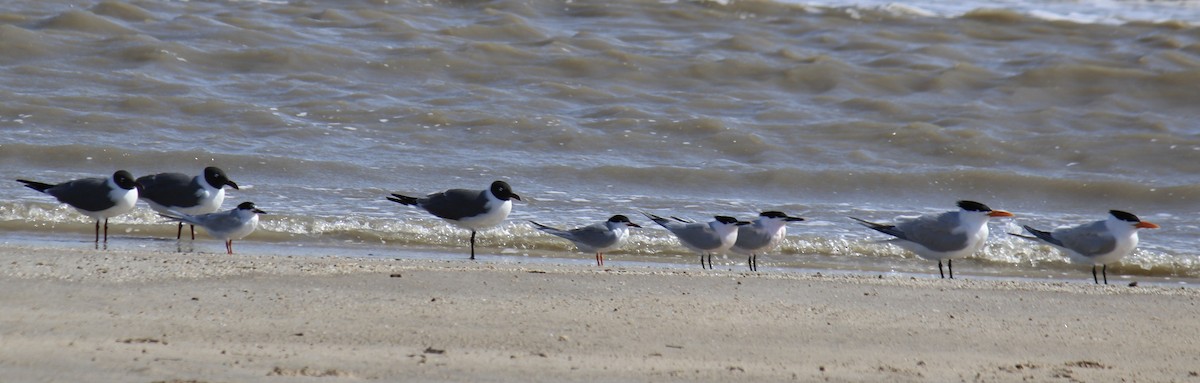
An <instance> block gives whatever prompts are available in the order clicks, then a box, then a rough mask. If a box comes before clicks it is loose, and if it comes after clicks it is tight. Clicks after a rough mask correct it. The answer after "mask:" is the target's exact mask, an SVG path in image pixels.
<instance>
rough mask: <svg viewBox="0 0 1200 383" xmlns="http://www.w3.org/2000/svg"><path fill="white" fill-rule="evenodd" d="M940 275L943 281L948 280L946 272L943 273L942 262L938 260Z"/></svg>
mask: <svg viewBox="0 0 1200 383" xmlns="http://www.w3.org/2000/svg"><path fill="white" fill-rule="evenodd" d="M938 274H941V275H942V279H946V272H945V271H942V261H941V260H940V259H939V260H938Z"/></svg>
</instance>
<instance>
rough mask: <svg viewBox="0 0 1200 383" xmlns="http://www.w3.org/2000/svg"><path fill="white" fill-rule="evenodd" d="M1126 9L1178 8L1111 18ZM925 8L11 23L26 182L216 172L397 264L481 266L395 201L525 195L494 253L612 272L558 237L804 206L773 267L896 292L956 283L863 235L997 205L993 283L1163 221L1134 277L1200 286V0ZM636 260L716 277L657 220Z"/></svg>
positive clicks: (7, 47)
mask: <svg viewBox="0 0 1200 383" xmlns="http://www.w3.org/2000/svg"><path fill="white" fill-rule="evenodd" d="M1015 3H1019V2H1012V3H999V4H1001V5H1003V4H1015ZM1160 3H1161V2H1160ZM819 4H825V5H824V6H822V5H819ZM1112 4H1116V5H1113V6H1120V5H1124V6H1127V7H1131V9H1135V10H1137V11H1138V12H1143V11H1145V10H1146V9H1151V11H1149V12H1148V13H1144V12H1143V13H1138V12H1108V13H1105V12H1102V11H1097V9H1101V8H1104V7H1108V6H1110V5H1112ZM909 5H910V8H913V7H915V8H914V9H917V11H913V10H912V9H900V10H897V8H895V7H885V6H879V5H877V4H867V5H862V6H857V7H856V6H849V5H845V4H833V3H829V2H793V3H777V2H767V1H747V2H732V3H731V4H724V5H723V4H722V3H719V2H649V1H628V2H616V3H613V2H590V1H582V2H581V1H568V2H557V1H554V2H551V1H546V2H518V1H492V2H481V3H476V2H453V1H450V2H419V3H415V2H414V3H407V2H404V3H395V2H390V1H359V2H323V1H306V2H220V1H212V2H195V1H192V2H156V1H155V2H152V1H133V2H121V3H118V2H91V1H75V2H40V1H15V2H10V3H9V5H8V6H7V7H6V8H5V9H4V10H3V11H0V67H2V68H3V70H0V95H2V97H3V99H4V100H5V102H4V103H2V104H0V128H3V130H4V132H5V134H4V135H3V136H2V137H0V177H2V178H5V179H15V178H30V179H35V180H41V181H47V182H57V181H63V180H68V179H73V178H79V177H87V176H102V175H107V174H111V173H112V171H113V170H115V169H118V168H120V169H127V170H130V171H131V172H133V173H135V174H136V175H143V174H149V173H156V172H164V171H173V172H183V173H191V174H194V173H198V172H199V171H200V170H201V169H202V168H203V167H204V166H209V165H216V166H220V167H222V168H223V169H225V170H226V172H227V173H228V174H229V175H230V177H231V178H232V179H233V180H234V181H236V182H238V183H239V184H240V185H245V186H248V187H246V188H244V189H243V190H240V191H230V192H229V194H228V200H229V202H230V203H227V204H226V206H227V207H232V206H233V204H234V203H235V202H240V201H243V200H252V201H254V202H256V203H257V204H258V206H259V207H261V208H263V209H264V210H267V211H269V212H271V213H272V214H270V215H268V216H265V217H264V223H263V228H262V230H260V231H259V232H256V233H255V234H253V235H252V236H251V237H249V238H248V239H247V240H248V241H249V242H252V243H261V244H265V245H270V246H281V247H284V248H286V247H288V246H292V245H293V244H302V245H307V246H333V247H342V246H347V247H349V248H355V249H356V248H358V247H356V246H363V247H367V248H370V249H371V250H364V251H369V252H371V251H373V252H378V251H381V250H379V249H388V248H391V247H400V248H404V247H419V248H436V249H445V250H456V249H463V250H464V252H465V243H466V237H467V235H466V234H465V233H464V232H463V231H460V230H456V229H453V228H450V227H448V226H447V225H445V224H444V223H442V222H441V221H440V220H436V219H431V218H429V217H428V216H426V215H424V214H423V213H421V212H418V211H416V210H414V209H411V208H405V207H402V206H398V205H396V204H394V203H391V202H388V201H386V200H384V196H386V195H387V194H388V193H392V192H402V193H410V194H423V193H428V192H434V191H438V190H442V189H445V188H450V187H468V188H483V187H485V186H486V185H487V184H488V183H490V182H491V181H492V180H495V179H504V180H507V181H508V182H509V183H510V184H512V185H513V187H514V189H515V190H516V192H517V193H519V194H520V195H521V196H522V197H523V198H525V199H526V202H525V203H519V204H517V205H516V207H515V208H514V213H513V215H512V216H511V217H510V218H511V219H510V220H509V223H508V224H506V225H505V226H503V227H501V228H500V229H497V230H493V231H489V232H486V233H483V234H481V236H480V241H481V242H480V244H481V246H483V248H484V249H486V250H485V251H491V252H500V253H506V254H525V253H529V254H538V255H539V256H543V255H545V256H563V257H571V258H578V257H582V258H583V259H585V260H587V259H590V257H589V256H587V255H581V254H575V253H573V252H570V250H571V249H569V247H568V244H567V243H565V242H563V241H560V240H557V239H555V238H552V237H549V236H545V235H540V234H538V233H537V232H535V231H534V230H532V229H531V228H530V227H529V226H528V225H527V224H525V223H524V222H525V221H526V220H530V219H536V220H538V221H539V222H543V223H547V224H553V225H558V226H574V225H583V224H590V223H592V222H595V221H600V220H604V219H606V218H607V217H608V216H610V215H612V214H626V215H629V216H630V217H633V218H634V219H635V221H638V222H641V223H643V224H650V222H648V221H647V220H644V219H641V216H640V215H639V214H638V213H637V212H638V211H648V212H653V213H658V214H664V215H680V216H686V217H690V218H693V219H697V220H700V219H705V217H708V216H711V215H714V214H727V215H738V216H741V217H744V218H747V219H749V218H751V217H753V216H754V215H756V214H757V212H759V211H761V210H783V211H786V212H789V213H793V214H800V215H802V216H804V217H806V218H809V221H807V222H802V223H798V224H793V225H791V229H790V236H789V238H788V240H787V241H786V242H785V243H784V244H783V246H782V247H781V248H780V249H779V250H778V251H777V252H776V253H775V254H772V255H770V256H768V257H769V258H770V260H771V262H772V263H771V264H767V266H769V267H785V268H786V267H794V268H813V267H812V265H821V266H820V267H816V269H824V268H829V269H848V270H854V269H862V270H871V271H874V270H885V271H886V270H897V271H898V272H917V271H921V272H928V271H929V270H932V267H933V265H930V264H929V263H928V262H926V261H920V260H915V259H913V258H912V256H911V255H907V254H905V253H904V252H902V251H901V250H899V249H896V248H892V247H888V246H883V245H879V244H877V243H874V241H876V240H879V239H882V238H881V237H880V235H877V234H876V233H873V232H871V231H869V230H866V229H863V228H861V227H858V226H857V225H855V224H853V223H852V222H851V221H849V220H848V219H846V218H845V217H846V216H848V215H853V216H859V217H862V218H867V219H874V220H890V219H892V218H894V217H896V216H898V215H910V214H917V213H928V212H936V211H941V210H945V209H950V208H952V207H953V204H954V201H956V200H959V199H973V200H978V201H981V202H985V203H987V204H989V205H990V206H992V207H993V208H998V209H1005V210H1009V211H1013V212H1014V213H1016V214H1017V215H1018V217H1017V219H1016V220H1015V221H1000V222H995V223H993V224H992V232H993V234H992V241H991V242H990V244H989V245H988V247H987V248H986V249H985V250H984V251H983V252H982V253H981V254H980V255H979V256H978V257H977V258H976V259H973V260H965V261H962V262H959V264H960V265H961V266H959V268H958V270H956V271H959V272H960V273H971V272H974V273H978V274H981V275H986V274H989V273H995V274H998V275H1016V274H1021V273H1028V274H1030V275H1034V274H1037V273H1047V274H1056V273H1060V272H1063V271H1064V270H1069V271H1070V272H1078V273H1080V274H1083V273H1085V272H1086V270H1084V269H1085V267H1082V266H1076V265H1069V264H1067V263H1066V261H1065V259H1064V258H1063V257H1062V256H1061V255H1059V254H1058V253H1057V252H1056V251H1054V250H1053V249H1050V248H1047V247H1043V246H1035V245H1031V244H1029V243H1026V242H1023V241H1020V240H1019V239H1016V238H1012V237H1010V236H1007V235H1004V234H1003V232H1004V231H1008V232H1017V231H1019V230H1020V227H1019V224H1030V225H1033V226H1036V227H1041V228H1045V229H1049V228H1053V227H1055V226H1058V225H1065V224H1075V223H1081V222H1086V221H1090V220H1095V219H1101V218H1103V217H1104V215H1105V213H1106V212H1107V210H1109V209H1122V210H1128V211H1131V212H1134V213H1136V214H1138V215H1139V216H1140V217H1142V218H1143V219H1145V220H1148V221H1153V222H1155V223H1158V224H1160V225H1162V226H1163V229H1161V230H1146V231H1143V233H1142V241H1141V246H1140V249H1139V250H1138V251H1137V252H1136V253H1135V254H1134V255H1133V256H1131V257H1129V258H1127V259H1126V260H1125V261H1124V262H1122V265H1121V266H1120V267H1117V268H1116V269H1115V270H1116V271H1115V272H1114V274H1133V275H1142V276H1154V277H1176V278H1178V277H1182V278H1195V277H1200V262H1197V253H1196V251H1195V250H1194V233H1195V232H1196V230H1197V229H1198V228H1200V220H1198V219H1196V218H1195V213H1196V210H1197V209H1196V204H1197V201H1198V200H1200V176H1198V174H1200V129H1197V128H1196V125H1195V121H1197V118H1196V117H1198V115H1200V111H1198V110H1197V109H1196V107H1195V106H1196V105H1200V90H1198V89H1200V88H1197V87H1196V86H1195V84H1196V83H1197V81H1198V80H1200V30H1198V29H1197V28H1195V27H1194V26H1193V25H1194V24H1195V23H1196V22H1197V21H1200V17H1195V16H1194V14H1195V13H1196V12H1194V10H1195V8H1196V7H1194V6H1193V5H1192V4H1191V3H1188V2H1180V3H1178V4H1177V5H1178V7H1175V8H1170V9H1169V10H1171V11H1170V12H1168V11H1164V10H1163V9H1159V8H1154V7H1153V6H1150V5H1148V3H1142V2H1091V3H1079V4H1077V8H1074V10H1073V11H1071V10H1068V11H1062V10H1057V9H1055V10H1050V9H1041V10H1039V9H1032V10H1031V9H1030V8H1029V4H1026V3H1020V4H1018V5H1011V6H1009V8H1008V9H995V8H997V7H996V6H992V7H983V6H982V5H981V6H979V7H975V8H971V9H970V10H963V11H960V10H957V8H955V9H949V8H946V7H944V4H942V3H941V2H936V1H930V2H918V3H910V4H909ZM1162 5H1163V4H1158V5H1156V6H1162ZM1056 6H1062V5H1061V4H1058V5H1056ZM1066 6H1067V7H1070V6H1069V5H1066ZM980 8H991V9H980ZM921 10H925V11H928V12H924V11H921ZM1176 11H1178V12H1176ZM930 12H932V13H930ZM1047 12H1050V13H1053V14H1058V15H1071V14H1072V12H1075V13H1076V14H1078V15H1082V16H1080V17H1074V18H1069V19H1070V20H1073V21H1064V20H1062V19H1063V18H1061V17H1058V18H1056V17H1049V16H1048V13H1047ZM1089 12H1091V13H1089ZM1105 14H1107V15H1110V16H1111V15H1113V14H1123V15H1130V16H1138V15H1146V16H1139V17H1135V18H1132V19H1121V20H1118V19H1114V18H1113V17H1103V15H1105ZM1078 15H1077V16H1078ZM1088 15H1092V16H1096V17H1095V18H1093V19H1088V18H1087V17H1084V16H1088ZM1155 15H1167V16H1165V17H1162V18H1160V17H1154V16H1155ZM1129 20H1134V21H1129ZM0 195H2V196H3V197H4V198H3V199H2V202H0V228H2V229H3V230H4V231H6V232H10V233H11V232H26V233H34V234H37V233H62V234H61V236H59V235H58V234H56V235H55V236H53V237H51V238H63V240H64V241H66V242H64V243H62V244H61V245H62V246H75V245H76V244H75V243H73V242H70V240H72V239H74V238H75V237H79V238H81V239H87V238H90V234H91V224H90V223H89V222H87V221H86V219H85V218H83V217H81V216H80V215H78V214H76V213H74V212H72V211H71V210H69V209H67V208H64V207H61V206H58V205H57V204H55V203H53V200H52V199H50V198H48V197H46V196H42V195H39V194H37V193H33V192H32V191H30V190H28V189H25V188H22V187H21V186H20V184H18V183H16V182H12V183H10V184H9V186H8V187H5V188H0ZM157 222H158V219H157V218H156V217H155V216H154V214H152V213H151V212H150V211H149V209H145V208H139V209H138V210H137V211H135V212H134V213H133V214H131V215H128V216H125V217H121V218H118V219H116V220H114V221H113V225H112V227H114V228H116V230H122V231H128V233H129V234H130V235H134V236H140V235H142V233H147V234H150V233H152V234H153V235H161V236H167V235H170V234H171V232H173V226H171V225H169V224H159V223H157ZM6 235H7V236H17V235H18V234H6ZM200 236H201V237H203V236H204V234H200ZM120 241H121V240H118V241H117V243H119V242H120ZM208 242H215V241H210V240H207V239H204V240H202V242H199V243H197V246H199V247H200V249H198V250H199V251H219V250H221V246H220V245H219V243H217V244H216V245H215V246H212V247H213V248H212V249H208V248H205V247H204V246H205V245H206V244H207V243H208ZM172 243H173V241H172ZM110 245H116V244H115V243H114V244H110ZM546 254H549V255H546ZM610 257H615V258H612V259H621V258H622V257H623V258H624V259H628V260H638V261H642V260H645V261H648V262H665V263H668V264H678V265H679V266H680V267H691V266H692V263H693V259H692V258H693V256H692V255H689V254H688V253H687V252H686V251H685V250H684V249H683V248H682V247H680V246H678V245H677V244H676V243H675V242H674V240H673V239H672V238H670V237H669V236H668V235H667V234H666V232H665V231H663V230H659V229H655V228H648V229H646V230H640V231H637V232H636V233H635V236H634V238H633V239H632V241H631V243H630V244H629V246H627V249H626V250H625V251H623V252H622V253H621V254H614V255H613V256H610ZM724 262H725V263H726V264H730V265H736V264H737V263H738V262H741V263H743V264H744V260H740V259H737V258H736V257H735V258H730V259H728V260H726V261H724ZM743 267H744V266H743ZM1031 270H1032V271H1031ZM1080 276H1081V277H1082V276H1083V275H1080Z"/></svg>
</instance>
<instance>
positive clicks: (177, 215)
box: [159, 202, 267, 255]
mask: <svg viewBox="0 0 1200 383" xmlns="http://www.w3.org/2000/svg"><path fill="white" fill-rule="evenodd" d="M259 214H267V212H265V211H262V210H259V209H258V207H256V206H254V202H242V203H241V204H238V206H237V208H234V209H230V210H226V211H222V212H217V213H208V214H199V215H191V214H187V213H184V212H180V211H168V212H167V213H161V214H159V215H161V216H163V217H165V218H167V219H170V220H173V221H179V222H186V223H188V224H191V225H196V226H200V227H203V228H204V230H207V231H208V235H211V236H212V237H213V238H217V239H221V240H224V241H225V253H226V254H230V255H232V254H233V240H235V239H242V238H245V237H246V236H247V235H250V233H253V232H254V229H257V228H258V215H259Z"/></svg>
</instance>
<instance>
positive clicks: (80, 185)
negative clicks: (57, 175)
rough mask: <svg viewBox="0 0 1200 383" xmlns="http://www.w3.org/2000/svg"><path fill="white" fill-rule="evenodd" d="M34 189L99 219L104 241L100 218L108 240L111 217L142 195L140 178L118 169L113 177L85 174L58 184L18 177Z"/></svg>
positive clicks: (26, 185)
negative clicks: (87, 176) (139, 191)
mask: <svg viewBox="0 0 1200 383" xmlns="http://www.w3.org/2000/svg"><path fill="white" fill-rule="evenodd" d="M17 182H20V183H23V184H25V187H28V188H30V189H33V190H37V191H40V192H42V193H46V194H49V195H52V196H54V198H57V199H58V201H59V202H63V203H66V204H67V205H71V207H73V208H75V210H78V211H79V213H81V214H83V215H86V216H88V217H92V218H93V219H95V220H96V243H100V220H104V243H108V219H109V218H112V217H116V216H118V215H121V214H125V213H127V212H129V211H130V210H132V209H133V205H134V204H135V203H137V199H138V188H139V187H140V186H141V185H138V183H137V181H135V180H134V179H133V174H130V173H129V172H127V171H124V170H118V171H117V172H116V173H113V175H112V177H109V178H99V177H97V178H83V179H77V180H74V181H67V182H63V183H61V184H57V185H51V184H47V183H41V182H36V181H28V180H17Z"/></svg>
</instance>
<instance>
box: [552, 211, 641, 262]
mask: <svg viewBox="0 0 1200 383" xmlns="http://www.w3.org/2000/svg"><path fill="white" fill-rule="evenodd" d="M529 223H532V224H533V225H534V226H536V227H537V229H538V230H541V231H544V232H547V233H550V234H554V235H556V236H559V237H562V238H565V239H566V240H568V241H571V242H572V243H574V244H575V247H577V248H579V251H582V252H586V253H596V266H604V253H606V252H609V251H613V250H616V249H618V248H620V247H621V245H623V244H625V238H627V237H629V228H630V227H641V226H639V225H638V224H636V223H633V222H630V221H629V217H626V216H623V215H620V214H618V215H614V216H612V218H609V219H608V221H604V222H601V223H597V224H593V225H588V226H584V227H579V228H574V229H570V230H560V229H556V228H553V227H550V226H546V225H543V224H540V223H537V222H533V221H529Z"/></svg>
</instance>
